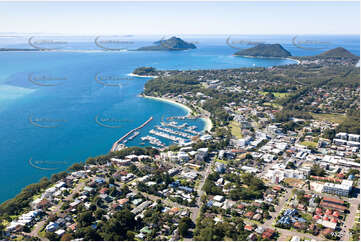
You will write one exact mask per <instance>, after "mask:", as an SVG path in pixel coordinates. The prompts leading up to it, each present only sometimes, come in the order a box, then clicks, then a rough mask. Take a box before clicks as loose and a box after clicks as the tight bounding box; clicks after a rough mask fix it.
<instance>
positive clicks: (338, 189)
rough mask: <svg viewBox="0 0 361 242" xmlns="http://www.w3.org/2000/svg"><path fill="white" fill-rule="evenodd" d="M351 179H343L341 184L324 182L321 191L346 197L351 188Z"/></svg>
mask: <svg viewBox="0 0 361 242" xmlns="http://www.w3.org/2000/svg"><path fill="white" fill-rule="evenodd" d="M352 185H353V181H352V180H343V181H342V183H341V184H335V183H329V182H327V183H325V184H324V186H323V189H322V192H325V193H330V194H335V195H340V196H345V197H347V196H348V195H349V194H350V192H351V190H352Z"/></svg>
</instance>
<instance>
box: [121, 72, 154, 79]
mask: <svg viewBox="0 0 361 242" xmlns="http://www.w3.org/2000/svg"><path fill="white" fill-rule="evenodd" d="M127 76H134V77H144V78H157V77H158V76H143V75H137V74H134V73H129V74H127Z"/></svg>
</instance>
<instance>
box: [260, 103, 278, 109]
mask: <svg viewBox="0 0 361 242" xmlns="http://www.w3.org/2000/svg"><path fill="white" fill-rule="evenodd" d="M263 105H266V106H272V107H274V108H276V109H281V108H282V106H281V105H279V104H277V103H269V102H265V103H263Z"/></svg>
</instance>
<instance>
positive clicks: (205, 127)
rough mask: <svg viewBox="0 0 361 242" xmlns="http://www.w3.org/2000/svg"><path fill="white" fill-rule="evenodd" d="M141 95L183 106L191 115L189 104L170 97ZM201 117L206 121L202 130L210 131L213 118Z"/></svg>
mask: <svg viewBox="0 0 361 242" xmlns="http://www.w3.org/2000/svg"><path fill="white" fill-rule="evenodd" d="M139 96H140V97H143V98H148V99H153V100H158V101H161V102H167V103H171V104H174V105H176V106H178V107H181V108H182V109H183V110H186V112H187V114H186V115H190V114H191V113H192V109H191V108H190V107H188V106H187V105H185V104H183V103H179V102H176V101H174V100H172V99H170V98H164V97H154V96H147V95H139ZM201 119H202V120H203V121H204V122H205V125H204V127H203V130H202V132H204V131H208V132H210V131H211V129H212V127H213V124H212V121H211V119H210V118H201Z"/></svg>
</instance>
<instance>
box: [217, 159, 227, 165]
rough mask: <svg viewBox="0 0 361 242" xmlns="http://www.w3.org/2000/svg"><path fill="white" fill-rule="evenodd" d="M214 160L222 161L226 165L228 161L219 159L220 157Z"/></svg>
mask: <svg viewBox="0 0 361 242" xmlns="http://www.w3.org/2000/svg"><path fill="white" fill-rule="evenodd" d="M216 162H219V163H223V164H225V165H227V164H228V161H226V160H221V159H218V158H217V159H216Z"/></svg>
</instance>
